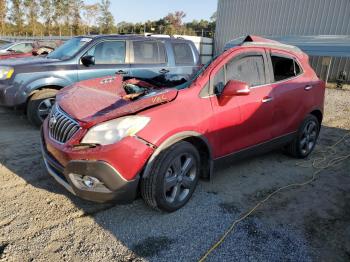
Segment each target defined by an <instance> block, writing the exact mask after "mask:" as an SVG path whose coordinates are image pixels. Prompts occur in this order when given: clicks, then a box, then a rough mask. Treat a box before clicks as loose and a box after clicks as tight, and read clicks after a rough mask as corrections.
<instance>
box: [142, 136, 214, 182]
mask: <svg viewBox="0 0 350 262" xmlns="http://www.w3.org/2000/svg"><path fill="white" fill-rule="evenodd" d="M192 137H195V138H198V139H200V140H201V141H202V142H203V143H204V144H205V145H206V147H207V149H208V151H209V159H208V161H209V164H208V170H206V171H205V172H206V173H207V174H208V175H207V176H208V177H209V178H210V177H211V175H212V172H213V161H212V160H213V158H212V152H211V146H210V144H209V142H208V140H207V139H206V137H205V136H203V135H202V134H200V133H198V132H195V131H182V132H179V133H176V134H175V135H172V136H171V137H169V138H167V139H166V140H165V141H164V142H163V143H162V144H161V145H160V146H158V147H157V148H156V150H155V151H154V152H153V154H152V155H151V157H150V158H149V160H148V161H147V164H146V166H145V168H144V170H143V175H142V177H143V178H146V177H148V176H149V175H150V172H151V169H152V167H153V163H154V161H155V159H156V158H157V157H158V156H159V154H161V153H162V152H163V151H164V150H166V149H167V148H169V147H170V146H172V145H174V144H176V143H177V142H179V141H181V140H185V139H186V138H192Z"/></svg>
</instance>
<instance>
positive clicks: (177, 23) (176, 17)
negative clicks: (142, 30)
mask: <svg viewBox="0 0 350 262" xmlns="http://www.w3.org/2000/svg"><path fill="white" fill-rule="evenodd" d="M185 17H186V13H185V12H184V11H176V12H175V13H169V14H168V15H167V16H166V17H165V18H164V20H165V21H166V22H167V23H168V24H170V25H172V26H173V27H174V28H175V29H180V28H181V27H182V25H183V21H182V20H183V19H184V18H185Z"/></svg>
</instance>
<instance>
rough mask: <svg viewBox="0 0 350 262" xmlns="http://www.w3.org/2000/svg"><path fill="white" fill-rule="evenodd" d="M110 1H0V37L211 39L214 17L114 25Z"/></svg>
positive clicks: (179, 17) (176, 17)
mask: <svg viewBox="0 0 350 262" xmlns="http://www.w3.org/2000/svg"><path fill="white" fill-rule="evenodd" d="M110 7H111V2H110V0H100V1H99V2H97V3H95V4H85V3H84V1H83V0H0V35H13V36H73V35H82V34H110V33H121V34H123V33H124V34H142V33H154V34H171V35H174V34H188V35H202V36H209V37H212V36H213V32H214V31H215V20H216V15H215V14H213V16H212V17H211V19H210V21H207V20H200V21H196V20H194V21H192V22H190V23H184V22H183V19H184V18H185V17H186V14H185V13H184V12H183V11H177V12H174V13H169V14H168V15H166V16H165V17H163V18H161V19H159V20H156V21H150V20H149V21H146V22H144V23H128V22H120V23H118V24H115V20H114V17H113V15H112V13H111V11H110Z"/></svg>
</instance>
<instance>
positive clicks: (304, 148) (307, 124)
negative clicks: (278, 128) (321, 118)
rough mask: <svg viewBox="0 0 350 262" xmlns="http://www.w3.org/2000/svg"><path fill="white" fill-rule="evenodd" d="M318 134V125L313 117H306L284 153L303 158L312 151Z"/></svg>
mask: <svg viewBox="0 0 350 262" xmlns="http://www.w3.org/2000/svg"><path fill="white" fill-rule="evenodd" d="M319 132H320V123H319V122H318V119H317V117H315V116H314V115H308V116H307V117H306V118H305V120H304V121H303V123H302V124H301V126H300V128H299V130H298V133H297V135H296V137H295V138H294V140H293V141H292V142H291V143H290V144H289V145H287V146H286V151H287V152H288V153H289V154H290V155H292V156H294V157H296V158H305V157H307V156H308V155H309V154H311V152H312V151H313V150H314V148H315V145H316V142H317V138H318V135H319Z"/></svg>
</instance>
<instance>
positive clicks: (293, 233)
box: [0, 90, 350, 261]
mask: <svg viewBox="0 0 350 262" xmlns="http://www.w3.org/2000/svg"><path fill="white" fill-rule="evenodd" d="M349 115H350V92H349V91H341V90H327V96H326V115H325V120H324V123H323V124H324V126H323V128H322V132H321V136H320V141H319V144H318V146H317V148H316V152H315V153H317V152H320V151H322V150H326V149H327V147H326V146H328V145H332V144H333V143H334V142H336V141H337V140H338V139H339V138H341V137H342V136H343V135H344V134H346V133H347V132H350V117H349ZM349 140H350V139H349ZM337 151H338V154H340V155H341V154H346V153H347V154H349V152H350V141H347V142H343V143H341V144H339V146H338V147H337ZM314 155H315V154H314ZM296 162H297V161H296V160H295V159H292V158H289V157H287V156H285V155H283V154H281V153H280V152H278V151H276V152H271V153H269V154H265V155H262V156H257V157H254V158H250V159H247V160H245V161H242V162H240V163H235V164H232V165H230V166H225V167H222V168H220V169H219V170H216V172H215V177H214V179H213V180H212V181H211V182H205V181H202V182H201V183H200V184H199V187H198V188H197V190H196V192H195V194H194V197H193V199H192V200H191V201H190V202H189V204H188V205H186V206H185V207H184V208H183V209H181V210H179V211H178V212H175V213H172V214H161V213H158V212H155V211H153V210H151V209H149V208H148V207H146V206H145V205H144V203H143V202H142V200H140V199H139V200H136V201H135V202H134V203H132V204H130V205H123V206H120V205H111V204H102V205H101V204H94V203H90V202H86V201H83V200H80V199H78V198H76V197H74V196H72V195H70V194H69V193H68V192H66V191H65V190H64V189H62V188H61V187H60V186H59V185H58V184H57V183H56V182H55V181H54V180H53V179H52V178H51V177H50V176H48V175H47V173H46V172H45V169H44V168H43V165H42V162H41V157H40V148H39V132H38V130H37V129H35V128H33V127H31V126H30V125H29V124H28V123H27V121H26V120H25V118H24V116H22V115H21V114H20V113H19V112H15V111H13V110H8V109H4V108H0V182H1V183H0V206H1V209H0V260H3V261H59V260H60V261H196V260H198V259H199V258H200V257H201V256H202V255H203V254H204V252H205V251H206V250H207V249H208V248H210V246H211V245H212V244H214V243H215V241H216V240H218V239H219V238H220V236H221V235H222V234H223V232H224V231H225V230H226V229H227V228H228V227H229V226H230V225H231V223H232V221H233V220H234V219H237V218H238V217H239V216H240V215H241V214H242V213H244V212H246V211H247V210H249V208H251V207H252V206H254V205H255V204H256V203H257V202H258V201H259V200H261V199H263V198H264V197H265V196H266V195H268V194H269V193H270V192H272V191H273V190H275V189H276V188H278V187H280V186H284V185H286V184H289V183H293V182H300V181H304V180H306V179H307V178H309V177H310V176H312V172H313V171H314V169H313V168H310V167H309V168H302V167H299V166H296V165H295V164H296ZM349 170H350V160H347V161H345V162H343V163H341V164H339V165H337V166H336V167H335V168H332V169H330V170H326V171H324V172H322V173H321V176H320V178H319V179H318V180H317V181H315V182H313V183H312V184H310V185H308V186H305V187H303V188H298V189H290V190H286V191H283V192H281V193H279V194H278V195H276V196H275V197H273V198H272V199H271V200H270V201H268V202H266V203H265V204H264V205H263V206H261V207H260V208H259V209H258V210H257V211H256V212H255V213H253V215H252V216H250V217H249V218H248V219H246V220H244V221H243V222H241V223H240V224H238V225H237V227H236V228H235V229H234V231H233V232H232V233H231V234H230V235H229V236H228V238H227V239H226V241H225V242H224V243H223V244H222V245H221V246H220V247H219V248H218V249H216V250H215V251H214V252H213V253H212V254H210V256H209V257H208V261H282V260H283V261H288V260H290V261H320V260H321V261H349V260H350V171H349Z"/></svg>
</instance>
